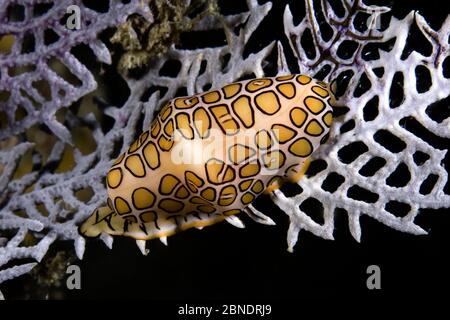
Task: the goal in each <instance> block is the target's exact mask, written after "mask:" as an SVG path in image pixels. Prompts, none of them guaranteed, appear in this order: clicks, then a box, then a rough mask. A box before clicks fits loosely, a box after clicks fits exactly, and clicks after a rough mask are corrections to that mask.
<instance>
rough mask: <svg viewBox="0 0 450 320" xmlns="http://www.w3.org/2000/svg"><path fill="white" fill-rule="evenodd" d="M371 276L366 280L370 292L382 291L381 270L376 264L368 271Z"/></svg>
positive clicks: (368, 268)
mask: <svg viewBox="0 0 450 320" xmlns="http://www.w3.org/2000/svg"><path fill="white" fill-rule="evenodd" d="M366 272H367V274H368V275H369V276H368V277H367V280H366V286H367V289H369V290H374V289H377V290H379V289H381V269H380V267H379V266H377V265H376V264H372V265H370V266H368V267H367V270H366Z"/></svg>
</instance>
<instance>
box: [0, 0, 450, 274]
mask: <svg viewBox="0 0 450 320" xmlns="http://www.w3.org/2000/svg"><path fill="white" fill-rule="evenodd" d="M38 3H41V1H28V2H27V5H25V6H23V11H24V13H25V14H24V15H23V18H22V20H23V21H18V22H16V21H12V20H11V19H7V18H6V16H7V15H8V14H9V15H10V14H13V13H14V12H16V11H14V10H13V13H11V10H9V9H8V8H10V7H15V6H17V5H16V4H15V1H12V0H11V1H4V2H3V3H2V4H0V13H1V14H2V20H1V21H2V23H1V24H0V35H3V37H5V35H13V36H14V37H15V38H14V45H13V46H12V48H11V52H9V53H4V54H3V55H1V56H0V72H1V73H0V74H1V78H0V99H1V100H0V101H1V102H0V115H1V114H2V113H3V118H4V119H2V121H3V125H2V127H1V131H0V139H2V140H3V142H2V151H1V152H0V176H1V180H0V191H1V192H0V230H1V234H0V266H2V270H0V282H3V281H5V280H8V279H11V278H14V277H17V276H19V275H21V274H23V273H26V272H28V271H30V270H31V269H32V267H33V266H34V265H35V262H32V263H25V264H24V263H22V262H21V260H20V259H23V258H31V259H33V260H35V261H38V262H39V261H40V260H41V259H42V257H43V256H44V255H45V253H46V252H47V250H48V248H49V245H51V244H52V242H54V241H55V240H56V239H59V240H73V241H74V242H75V249H76V252H77V255H78V256H79V257H80V258H81V257H82V256H83V252H84V244H85V240H84V239H83V238H82V237H81V236H80V235H79V234H78V232H77V226H78V225H79V223H80V222H81V221H83V220H84V219H85V218H86V217H87V216H88V215H89V214H90V213H91V212H92V210H93V209H94V208H96V207H98V206H101V205H102V204H104V201H105V199H106V192H105V186H104V182H103V181H104V177H105V174H106V171H107V169H108V168H109V167H110V164H111V161H112V159H114V158H115V157H117V156H118V154H119V153H120V152H121V151H123V150H125V149H126V148H127V146H128V145H129V144H130V143H131V142H132V141H133V140H134V138H136V137H137V135H138V134H139V133H140V132H141V131H142V130H145V129H146V128H147V127H148V126H149V123H150V122H151V120H152V119H153V115H154V111H155V110H156V108H158V107H159V106H161V105H162V103H163V102H165V101H167V100H169V99H171V98H173V97H175V96H177V95H183V94H188V95H192V94H195V93H197V92H201V91H204V90H207V89H209V88H215V87H220V86H222V85H225V84H226V83H229V82H232V81H236V80H238V79H243V78H248V77H253V76H257V77H261V76H264V75H270V76H273V75H281V74H285V73H290V72H298V71H300V72H302V73H305V74H310V75H312V76H315V77H318V78H321V79H324V80H326V81H331V80H336V84H337V87H338V98H339V99H338V101H337V104H338V105H339V106H340V107H341V108H340V110H343V111H338V112H340V113H341V115H340V116H339V117H338V118H337V119H336V124H335V126H334V128H333V130H332V132H331V135H330V138H329V142H328V144H327V145H326V146H325V147H324V148H322V149H321V151H320V152H319V154H318V155H317V156H315V161H313V163H312V167H311V168H310V170H309V172H308V174H307V176H306V177H305V178H304V179H303V180H301V181H300V183H299V186H300V188H299V189H300V192H297V193H296V194H295V195H294V196H292V195H291V194H289V195H288V194H285V193H283V191H285V189H283V188H282V189H281V190H278V191H276V192H274V193H273V195H272V199H273V201H274V202H275V204H276V205H277V206H279V207H280V208H281V209H282V211H284V212H285V213H286V214H288V216H289V218H290V227H289V231H288V247H289V249H290V250H292V248H293V246H294V245H295V243H296V241H297V239H298V234H299V231H300V230H302V229H304V230H307V231H310V232H312V233H313V234H315V235H317V236H320V237H323V238H326V239H332V238H333V229H334V217H335V215H336V214H341V213H342V212H339V213H336V209H337V208H339V209H344V210H345V211H346V212H347V214H348V216H349V223H350V231H351V233H352V235H353V237H354V238H355V239H357V240H358V241H359V239H360V236H361V228H360V225H359V218H360V216H361V215H369V216H371V217H373V218H375V219H377V220H378V221H380V222H382V223H384V224H386V225H387V226H389V227H392V228H395V229H397V230H400V231H404V232H410V233H414V234H423V233H425V231H424V230H423V229H421V228H420V227H419V226H418V225H417V224H416V223H415V222H414V218H415V217H416V216H417V214H418V213H419V212H420V210H421V209H422V208H443V207H450V197H449V195H448V189H449V187H448V184H449V183H448V172H447V171H448V167H447V168H446V167H445V164H446V163H448V157H449V156H448V152H447V151H448V146H449V143H448V142H449V138H450V128H449V127H450V122H449V121H450V120H449V118H448V113H445V108H446V107H447V106H448V104H449V102H448V98H447V97H448V96H449V95H450V92H449V90H450V83H449V82H450V80H449V74H448V69H446V67H445V66H446V65H447V68H448V64H449V58H448V57H447V56H448V53H449V43H448V39H449V30H450V17H449V18H447V20H446V21H445V22H444V24H443V25H442V26H441V28H440V30H439V31H435V30H433V29H432V28H431V27H430V26H429V25H428V24H427V22H426V21H425V20H424V19H423V18H422V17H421V16H420V15H419V14H418V13H417V12H412V13H411V14H409V15H407V16H406V17H405V18H403V19H396V18H394V17H392V18H391V19H390V20H389V19H385V17H387V16H388V15H389V8H385V7H376V6H366V5H364V4H363V3H362V2H361V1H357V0H355V1H349V0H345V1H343V2H342V8H341V10H340V13H339V12H338V11H339V10H337V9H336V8H335V7H333V6H331V5H330V4H329V3H328V2H327V1H322V2H314V3H313V1H311V0H305V8H306V15H305V17H304V18H303V19H302V20H300V18H302V17H295V14H294V13H292V11H291V9H290V6H289V5H286V6H285V8H284V16H283V19H282V21H281V20H280V21H278V22H279V23H280V24H281V23H282V24H283V28H284V35H283V37H285V39H287V40H285V39H283V40H281V39H279V41H277V42H276V41H272V42H270V43H268V44H267V43H266V44H264V45H262V46H256V48H249V46H248V44H249V43H250V42H251V38H252V37H254V35H255V34H256V33H257V31H258V28H260V25H261V22H262V21H263V19H264V18H265V17H266V16H267V15H268V14H269V13H270V11H271V9H272V10H273V8H272V7H273V4H272V3H271V2H267V3H265V4H259V3H258V2H257V1H256V0H248V1H247V6H248V10H246V11H244V12H241V13H233V14H225V15H224V16H223V18H220V19H219V18H218V17H217V16H207V17H205V18H204V19H202V20H201V21H200V22H199V23H198V24H196V25H195V27H194V29H193V30H192V32H191V35H192V37H193V38H195V35H194V34H195V33H196V32H198V33H201V32H217V30H219V31H220V32H219V33H214V35H215V37H214V38H216V37H217V38H219V39H221V40H222V42H220V41H217V40H216V41H215V42H214V43H206V44H205V43H203V44H202V45H194V46H190V45H189V44H185V43H183V41H181V43H180V44H178V45H175V44H174V45H171V46H170V48H169V50H168V51H167V54H166V56H165V57H163V58H160V59H155V60H152V61H151V62H149V63H148V65H147V66H146V67H145V68H142V70H141V72H140V73H139V74H138V75H137V76H136V75H135V74H133V73H132V72H131V73H130V74H124V75H123V78H124V79H125V81H126V84H127V86H128V88H129V90H130V93H129V96H128V97H127V100H126V102H125V103H124V104H123V105H117V106H110V107H105V106H103V105H102V107H101V108H99V109H100V110H99V113H100V116H99V115H98V114H97V115H94V113H85V114H83V115H82V116H80V115H79V113H77V112H75V110H74V109H73V108H72V107H71V108H68V109H67V110H66V111H67V112H65V113H64V114H62V115H59V114H58V113H57V111H58V110H59V109H61V108H63V107H69V106H71V104H72V103H73V102H74V101H76V100H77V99H79V98H81V97H82V96H84V95H86V94H87V93H88V92H90V91H92V90H94V89H95V85H96V83H95V80H94V78H93V75H92V74H91V72H90V71H89V70H88V69H87V68H86V67H85V66H84V65H83V64H81V63H80V62H79V61H78V60H77V59H76V58H75V57H74V56H73V55H72V54H71V53H70V50H68V49H70V48H72V47H74V46H77V45H78V44H82V43H84V44H88V45H89V47H90V48H91V49H92V50H93V51H94V53H95V54H96V56H97V57H98V59H99V61H102V62H105V63H109V62H110V61H111V57H110V52H109V50H108V49H107V47H106V46H105V44H104V43H103V42H102V41H101V40H99V35H100V31H102V30H103V29H105V28H107V27H109V26H113V25H117V24H119V23H123V22H124V21H125V19H126V17H127V16H129V15H130V14H131V13H137V14H139V15H141V16H142V17H143V18H145V19H147V20H148V21H152V20H151V19H152V16H151V15H150V13H149V11H148V8H147V7H143V6H142V2H141V1H131V2H130V3H129V4H126V5H123V4H121V3H120V2H119V1H112V0H111V1H110V2H109V6H108V9H107V10H106V11H105V12H103V13H98V12H95V11H93V10H91V9H88V8H86V7H84V6H83V5H82V2H81V1H78V2H76V3H77V4H78V5H79V6H80V8H82V12H83V13H85V14H86V15H85V16H86V20H83V23H85V24H84V25H83V26H84V27H83V28H84V30H83V28H82V30H79V31H70V32H69V31H67V30H65V29H64V27H57V26H56V25H57V24H58V23H59V22H60V19H61V18H62V17H63V16H64V14H65V13H66V8H67V6H68V5H69V2H68V1H58V3H57V4H56V1H55V2H51V1H48V3H49V4H52V6H51V8H50V7H49V8H47V9H46V10H47V11H45V13H44V14H42V15H40V16H34V15H33V14H32V12H33V8H34V7H36V6H37V5H38ZM71 3H72V2H71ZM15 10H17V9H15ZM19 11H20V10H19ZM82 16H83V14H82ZM100 16H101V19H100V18H98V17H100ZM361 17H363V18H364V19H362V20H361ZM298 20H300V22H299V23H298V24H297V23H296V22H294V21H298ZM361 21H362V22H361ZM31 26H34V27H31ZM49 26H53V27H54V28H55V30H56V33H58V40H57V41H56V42H55V43H53V44H46V43H45V41H44V39H45V36H44V35H42V34H41V36H35V38H36V39H35V44H34V48H35V50H34V52H32V53H22V51H21V50H22V47H23V43H24V41H25V40H24V39H25V38H26V35H27V34H28V33H29V30H30V29H31V28H33V29H39V30H42V32H44V31H43V30H46V29H48V28H49ZM413 27H417V28H418V29H419V30H420V32H421V34H422V35H423V36H424V37H425V38H426V39H427V41H428V42H429V43H430V46H431V48H432V49H431V53H430V54H422V53H419V52H416V51H411V50H410V49H409V47H410V42H411V39H410V38H409V37H408V35H409V33H410V31H411V28H413ZM221 30H223V32H222V31H221ZM17 56H18V57H19V58H17ZM51 59H57V60H58V61H60V62H61V63H62V64H63V65H65V67H66V68H67V69H68V70H69V71H70V72H69V73H72V74H73V75H74V76H75V77H76V78H77V79H78V80H79V82H81V84H79V85H78V86H74V85H72V84H70V82H69V81H67V80H65V79H62V77H61V76H59V75H58V74H56V73H55V72H54V71H51V68H50V67H49V63H50V62H49V61H50V60H51ZM292 61H294V63H292ZM29 65H31V66H34V67H33V68H32V70H28V69H25V70H27V72H26V73H23V74H18V75H15V76H12V75H11V71H10V70H16V71H14V72H17V70H19V69H20V67H24V66H29ZM387 66H389V67H387ZM38 80H39V81H43V82H45V83H47V84H48V86H49V87H50V94H48V92H47V96H46V94H45V92H44V93H42V92H41V93H39V90H42V85H35V86H33V84H34V83H35V82H36V81H38ZM61 90H62V91H63V92H64V94H62V95H60V91H61ZM3 97H6V98H3ZM46 97H47V98H46ZM19 106H21V108H24V110H25V113H26V115H25V116H20V117H19V119H16V116H17V114H18V112H17V109H18V108H19ZM55 114H56V115H55ZM19 115H20V112H19ZM58 117H59V118H58ZM99 119H101V120H102V121H99ZM61 120H62V121H61ZM36 126H37V127H38V128H40V129H42V128H46V129H42V130H46V131H47V132H48V130H50V132H52V133H53V134H54V135H55V139H54V142H53V144H52V145H51V146H49V147H48V148H49V149H50V150H49V152H48V155H43V153H42V152H41V150H38V149H37V148H36V147H35V145H34V144H33V143H30V142H29V141H34V140H30V138H29V135H27V132H28V131H29V130H31V129H35V128H34V127H36ZM80 127H81V128H84V129H85V130H86V131H87V132H89V134H88V135H87V137H88V140H91V141H95V146H94V147H93V148H92V150H89V151H88V152H87V151H86V150H85V149H84V147H83V144H79V143H77V142H76V141H75V140H76V139H75V137H74V136H73V135H72V133H73V132H74V130H76V128H80ZM68 155H69V156H70V157H72V158H73V165H72V167H71V168H69V169H68V170H67V169H65V170H57V169H55V167H58V165H59V164H60V163H61V162H62V160H63V158H65V157H68ZM24 159H25V160H27V162H28V163H29V164H30V165H29V166H30V169H29V170H28V171H26V172H24V173H20V172H19V173H18V172H17V169H16V167H17V166H18V164H19V163H20V164H22V163H23V162H24V161H25V160H24ZM19 167H20V166H19ZM86 194H88V195H90V196H86ZM311 211H314V212H315V213H317V212H322V213H323V220H324V223H323V224H319V223H316V222H315V221H314V220H313V219H312V218H311V217H310V216H309V215H308V214H309V213H311ZM264 213H265V214H267V213H266V212H264ZM268 232H269V231H268ZM102 240H103V241H104V242H105V243H106V244H107V245H108V246H111V245H112V238H110V237H108V236H105V235H104V236H102Z"/></svg>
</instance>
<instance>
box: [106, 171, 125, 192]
mask: <svg viewBox="0 0 450 320" xmlns="http://www.w3.org/2000/svg"><path fill="white" fill-rule="evenodd" d="M116 170H119V173H120V179H119V183H118V184H117V185H116V186H115V187H113V186H112V185H111V184H110V182H109V174H110V173H111V172H112V171H116ZM122 180H123V172H122V168H120V167H118V168H114V169H111V170H109V172H108V174H107V175H106V183H107V184H108V187H109V188H111V189H116V188H117V187H119V186H120V184H121V183H122Z"/></svg>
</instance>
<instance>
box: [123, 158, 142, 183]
mask: <svg viewBox="0 0 450 320" xmlns="http://www.w3.org/2000/svg"><path fill="white" fill-rule="evenodd" d="M136 157H137V158H138V159H139V163H140V165H141V167H142V170H143V171H144V173H143V174H142V175H138V174H136V173H135V172H134V171H133V170H132V169H131V168H130V167H128V161H129V160H130V158H136ZM125 168H127V170H128V171H129V172H130V173H131V174H132V175H133V177H136V178H143V177H145V176H146V175H147V170H145V166H144V162H143V161H142V159H141V156H140V155H139V154H132V155H129V156H128V157H127V159H126V160H125Z"/></svg>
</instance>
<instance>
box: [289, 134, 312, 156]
mask: <svg viewBox="0 0 450 320" xmlns="http://www.w3.org/2000/svg"><path fill="white" fill-rule="evenodd" d="M300 140H305V141H307V142H308V143H309V147H310V149H311V151H310V152H309V153H308V154H307V155H305V156H302V155H298V154H295V153H294V152H292V150H291V149H292V146H293V145H294V144H295V143H297V142H298V141H300ZM313 151H314V148H313V145H312V143H311V141H309V140H308V139H307V138H305V137H300V138H298V139H295V140H294V142H292V143H291V145H290V146H289V152H290V153H291V154H292V155H294V156H296V157H301V158H307V157H309V156H310V155H311V153H313Z"/></svg>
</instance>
